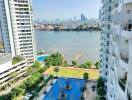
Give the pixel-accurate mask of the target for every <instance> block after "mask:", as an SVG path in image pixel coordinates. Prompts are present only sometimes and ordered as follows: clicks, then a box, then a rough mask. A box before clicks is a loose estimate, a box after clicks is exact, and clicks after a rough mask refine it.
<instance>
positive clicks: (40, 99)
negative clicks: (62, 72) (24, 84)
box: [33, 79, 57, 100]
mask: <svg viewBox="0 0 132 100" xmlns="http://www.w3.org/2000/svg"><path fill="white" fill-rule="evenodd" d="M56 81H57V79H53V80H52V82H53V84H54V83H55V82H56ZM50 83H51V80H50V81H49V82H48V83H47V86H45V87H43V88H42V90H41V91H40V92H39V94H38V96H37V97H35V98H34V99H33V100H43V98H44V97H45V94H43V93H44V91H45V90H46V91H47V92H48V91H49V90H50V89H51V88H52V86H51V85H50Z"/></svg>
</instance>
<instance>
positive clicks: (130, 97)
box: [127, 91, 132, 100]
mask: <svg viewBox="0 0 132 100" xmlns="http://www.w3.org/2000/svg"><path fill="white" fill-rule="evenodd" d="M127 98H128V100H132V96H131V94H130V92H129V91H128V92H127Z"/></svg>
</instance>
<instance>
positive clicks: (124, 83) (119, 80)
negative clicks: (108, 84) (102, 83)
mask: <svg viewBox="0 0 132 100" xmlns="http://www.w3.org/2000/svg"><path fill="white" fill-rule="evenodd" d="M118 82H119V86H120V87H121V89H122V90H123V91H124V92H125V88H126V79H125V78H119V79H118Z"/></svg>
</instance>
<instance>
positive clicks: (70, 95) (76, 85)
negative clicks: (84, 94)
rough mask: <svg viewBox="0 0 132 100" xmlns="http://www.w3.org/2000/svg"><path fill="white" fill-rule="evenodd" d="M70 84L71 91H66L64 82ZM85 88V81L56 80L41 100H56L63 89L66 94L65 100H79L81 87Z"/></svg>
mask: <svg viewBox="0 0 132 100" xmlns="http://www.w3.org/2000/svg"><path fill="white" fill-rule="evenodd" d="M67 80H68V81H69V82H70V85H71V89H70V90H66V89H65V88H64V87H65V86H66V81H67ZM84 86H85V80H83V79H74V78H58V80H57V81H56V83H55V84H54V85H53V87H52V88H51V89H50V91H49V92H48V93H47V94H46V96H45V97H44V98H43V100H58V98H59V94H60V91H61V90H62V89H63V92H64V93H65V94H66V99H65V100H80V97H81V87H84Z"/></svg>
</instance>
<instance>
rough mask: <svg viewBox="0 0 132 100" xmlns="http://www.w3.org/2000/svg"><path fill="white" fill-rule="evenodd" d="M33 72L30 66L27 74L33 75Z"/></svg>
mask: <svg viewBox="0 0 132 100" xmlns="http://www.w3.org/2000/svg"><path fill="white" fill-rule="evenodd" d="M32 73H33V69H32V67H28V68H27V70H26V75H31V74H32Z"/></svg>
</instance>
